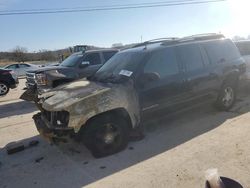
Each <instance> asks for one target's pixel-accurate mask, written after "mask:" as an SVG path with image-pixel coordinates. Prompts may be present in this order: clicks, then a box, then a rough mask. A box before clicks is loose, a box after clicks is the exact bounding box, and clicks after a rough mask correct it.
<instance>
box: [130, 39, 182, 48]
mask: <svg viewBox="0 0 250 188" xmlns="http://www.w3.org/2000/svg"><path fill="white" fill-rule="evenodd" d="M178 39H179V38H177V37H168V38H158V39H152V40H148V41H145V42H142V43H139V44H136V45H134V46H133V47H132V48H136V47H140V46H145V45H147V44H154V43H159V42H169V41H176V40H178Z"/></svg>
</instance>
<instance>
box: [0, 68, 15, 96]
mask: <svg viewBox="0 0 250 188" xmlns="http://www.w3.org/2000/svg"><path fill="white" fill-rule="evenodd" d="M18 83H19V82H18V78H17V75H16V74H15V73H14V71H12V70H8V69H1V68H0V96H3V95H6V94H7V93H8V92H9V89H10V88H11V89H14V88H16V87H17V85H18Z"/></svg>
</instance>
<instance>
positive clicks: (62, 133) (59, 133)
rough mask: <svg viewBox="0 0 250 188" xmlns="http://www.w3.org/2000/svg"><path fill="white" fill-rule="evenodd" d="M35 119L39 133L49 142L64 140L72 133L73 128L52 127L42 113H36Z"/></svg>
mask: <svg viewBox="0 0 250 188" xmlns="http://www.w3.org/2000/svg"><path fill="white" fill-rule="evenodd" d="M33 120H34V122H35V125H36V128H37V130H38V132H39V134H40V135H41V136H42V137H43V138H44V139H45V140H47V141H48V142H49V143H55V142H58V141H62V142H64V141H65V140H67V138H68V137H69V136H70V135H71V133H72V130H71V129H65V130H55V129H53V128H51V125H49V122H48V121H46V119H45V118H44V117H43V116H42V113H38V114H36V115H34V116H33Z"/></svg>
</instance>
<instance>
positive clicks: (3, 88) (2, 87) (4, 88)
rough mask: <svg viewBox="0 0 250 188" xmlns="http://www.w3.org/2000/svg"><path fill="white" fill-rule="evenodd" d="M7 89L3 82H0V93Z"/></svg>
mask: <svg viewBox="0 0 250 188" xmlns="http://www.w3.org/2000/svg"><path fill="white" fill-rule="evenodd" d="M7 90H8V88H7V86H6V85H5V84H0V94H4V93H6V92H7Z"/></svg>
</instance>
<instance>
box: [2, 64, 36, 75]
mask: <svg viewBox="0 0 250 188" xmlns="http://www.w3.org/2000/svg"><path fill="white" fill-rule="evenodd" d="M39 67H40V66H39V65H34V64H30V63H16V64H11V65H7V66H5V67H4V69H9V70H13V71H14V72H15V74H16V75H17V76H18V77H19V76H25V75H26V71H28V70H32V69H37V68H39Z"/></svg>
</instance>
